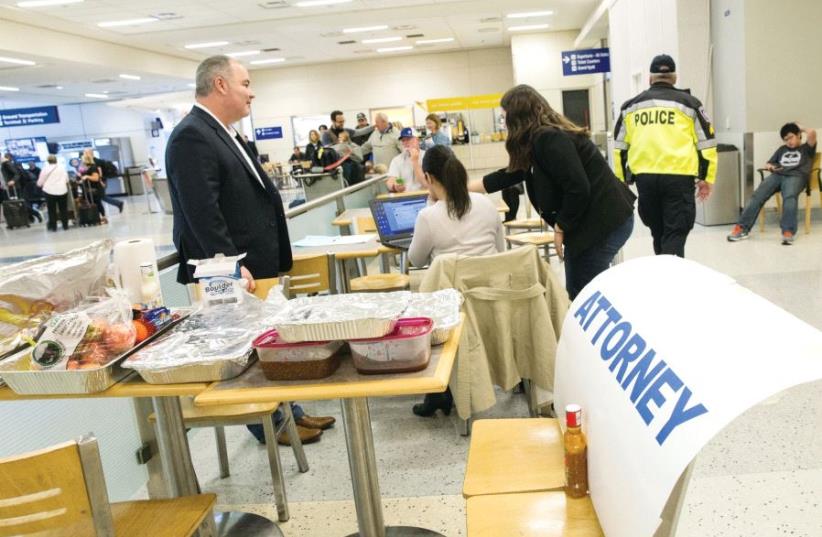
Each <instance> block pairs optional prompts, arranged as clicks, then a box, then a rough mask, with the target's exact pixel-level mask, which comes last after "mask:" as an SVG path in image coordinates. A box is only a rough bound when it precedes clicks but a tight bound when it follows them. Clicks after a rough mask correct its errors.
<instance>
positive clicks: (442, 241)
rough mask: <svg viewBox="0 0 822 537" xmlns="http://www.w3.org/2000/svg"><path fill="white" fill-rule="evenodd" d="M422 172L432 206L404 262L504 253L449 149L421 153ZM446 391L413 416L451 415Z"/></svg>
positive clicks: (494, 222)
mask: <svg viewBox="0 0 822 537" xmlns="http://www.w3.org/2000/svg"><path fill="white" fill-rule="evenodd" d="M422 169H423V172H424V173H425V178H426V180H427V181H428V184H429V188H428V193H429V198H430V201H432V202H433V204H432V205H429V206H428V207H426V208H424V209H423V210H422V211H420V213H419V215H418V216H417V221H416V223H415V224H414V238H413V239H412V240H411V245H410V246H409V248H408V259H409V260H410V261H411V263H412V264H413V265H414V266H417V267H422V266H425V265H428V264H430V263H431V261H432V260H433V259H434V258H435V257H437V256H438V255H442V254H451V253H455V254H460V255H469V256H472V255H491V254H495V253H498V252H502V251H503V250H504V249H505V241H504V238H503V237H504V234H503V231H502V224H501V223H500V221H499V215H498V214H497V208H496V206H495V205H494V203H493V202H492V201H491V200H490V199H489V198H488V196H483V195H482V194H477V193H475V192H468V173H467V172H466V171H465V167H464V166H463V165H462V163H461V162H460V161H459V159H457V157H456V155H454V152H453V151H451V148H449V147H448V146H444V145H438V146H434V147H433V148H431V149H429V150H428V151H426V152H425V156H424V157H423V159H422ZM452 404H453V397H452V396H451V390H450V389H449V390H446V391H445V392H443V393H432V394H428V395H426V396H425V400H424V401H423V402H422V403H419V404H416V405H414V407H413V408H412V411H413V412H414V414H416V415H417V416H421V417H431V416H433V415H434V414H435V413H436V411H437V409H440V410H442V411H443V412H444V413H445V414H446V415H448V414H450V413H451V405H452Z"/></svg>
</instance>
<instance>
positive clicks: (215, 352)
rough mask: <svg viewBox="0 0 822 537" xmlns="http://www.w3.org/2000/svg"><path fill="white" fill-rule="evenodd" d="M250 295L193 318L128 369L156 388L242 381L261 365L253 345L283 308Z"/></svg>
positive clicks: (140, 355) (138, 354) (130, 361)
mask: <svg viewBox="0 0 822 537" xmlns="http://www.w3.org/2000/svg"><path fill="white" fill-rule="evenodd" d="M282 307H283V306H282V304H281V303H278V302H274V301H266V302H263V301H261V300H259V299H257V298H255V297H254V296H252V295H246V297H245V299H244V301H243V302H242V303H239V304H218V305H214V306H210V307H208V308H205V309H202V310H199V311H197V312H194V313H192V314H191V315H190V316H189V317H188V319H186V320H185V321H183V322H181V323H180V324H179V325H178V326H176V327H175V328H174V330H172V331H170V332H169V333H168V334H166V335H165V336H164V337H162V338H159V339H158V340H156V341H155V342H154V343H152V344H151V345H149V346H147V347H146V348H144V349H142V350H141V351H139V352H136V353H134V354H133V355H132V356H131V357H130V358H128V360H126V361H125V362H124V364H123V366H124V367H126V368H129V369H133V370H135V371H137V373H138V374H139V375H140V376H141V377H142V378H143V380H145V381H146V382H148V383H150V384H176V383H182V382H214V381H218V380H227V379H230V378H233V377H236V376H237V375H239V374H240V373H242V372H243V371H245V370H246V369H247V368H248V366H250V365H251V364H252V363H254V360H256V354H255V353H253V350H254V349H253V346H252V343H253V342H254V339H255V338H256V337H257V336H258V335H259V334H261V333H262V332H264V331H265V330H266V329H268V328H270V327H271V319H272V318H273V317H274V316H275V315H276V314H277V313H279V311H280V310H281V309H282Z"/></svg>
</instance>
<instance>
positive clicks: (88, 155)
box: [83, 147, 125, 220]
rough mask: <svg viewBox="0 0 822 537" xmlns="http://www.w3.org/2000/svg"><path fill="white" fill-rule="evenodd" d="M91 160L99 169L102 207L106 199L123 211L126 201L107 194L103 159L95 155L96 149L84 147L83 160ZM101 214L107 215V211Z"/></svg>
mask: <svg viewBox="0 0 822 537" xmlns="http://www.w3.org/2000/svg"><path fill="white" fill-rule="evenodd" d="M89 161H91V162H94V165H95V166H97V171H98V173H99V174H100V188H102V193H101V197H100V200H101V203H100V206H101V207H102V202H103V201H104V202H106V203H108V204H109V205H114V206H115V207H117V210H118V211H120V212H121V213H122V212H123V206H124V205H125V203H124V202H123V201H122V200H118V199H117V198H115V197H113V196H109V195H108V194H106V176H105V174H104V173H103V169H104V168H103V159H100V158H97V157H95V156H94V150H93V149H92V148H90V147H87V148H85V149H83V162H89ZM100 215H101V216H105V213H103V212H101V213H100ZM103 220H105V217H104V218H103Z"/></svg>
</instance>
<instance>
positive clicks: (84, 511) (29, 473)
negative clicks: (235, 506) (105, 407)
mask: <svg viewBox="0 0 822 537" xmlns="http://www.w3.org/2000/svg"><path fill="white" fill-rule="evenodd" d="M0 483H2V484H3V486H2V487H0V537H12V536H19V535H31V534H36V535H44V536H45V535H48V536H50V537H76V536H96V537H115V536H116V537H144V536H146V535H151V536H152V537H188V536H190V535H192V534H193V533H194V532H195V531H197V529H198V528H199V526H200V524H201V523H202V522H203V521H204V520H205V519H206V517H209V518H210V517H211V516H212V513H211V509H212V507H213V506H214V502H215V501H216V499H217V497H216V496H215V495H214V494H198V495H196V496H185V497H182V498H174V499H170V500H142V501H133V502H120V503H114V504H112V503H109V499H108V493H107V492H106V480H105V476H104V475H103V466H102V464H101V462H100V452H99V449H98V446H97V440H96V439H95V438H93V437H84V438H81V439H79V440H77V441H73V442H64V443H62V444H58V445H56V446H53V447H50V448H46V449H42V450H39V451H34V452H31V453H27V454H24V455H18V456H14V457H8V458H4V459H0Z"/></svg>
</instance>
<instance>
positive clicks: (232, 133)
mask: <svg viewBox="0 0 822 537" xmlns="http://www.w3.org/2000/svg"><path fill="white" fill-rule="evenodd" d="M194 106H196V107H197V108H199V109H200V110H203V111H204V112H205V113H206V114H208V115H210V116H211V117H213V118H214V121H216V122H217V123H219V124H220V126H221V127H222V128H223V129H225V132H226V134H228V137H229V138H231V141H232V142H234V145H236V146H237V149H239V150H240V154H241V155H242V156H243V158H244V159H245V161H246V163H248V166H249V167H250V168H251V170H252V171H253V172H254V177H256V178H257V181H259V182H260V185H262V187H263V188H265V183H263V180H262V178H260V174H259V173H257V168H256V167H255V166H254V161H252V160H251V156H250V155H249V154H248V151H246V150H245V149H243V146H242V145H241V144H240V141H239V140H237V136H238V134H237V131H235V130H234V128H233V127H231V126H228V127H227V126H226V125H224V124H223V122H222V121H220V120H219V119H218V118H217V116H215V115H214V114H213V113H211V110H209V109H208V108H206V107H205V106H203V105H201V104H200V103H194Z"/></svg>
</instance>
